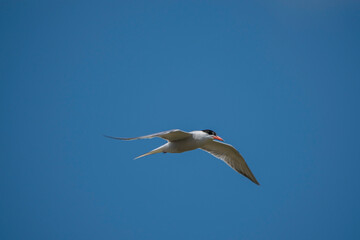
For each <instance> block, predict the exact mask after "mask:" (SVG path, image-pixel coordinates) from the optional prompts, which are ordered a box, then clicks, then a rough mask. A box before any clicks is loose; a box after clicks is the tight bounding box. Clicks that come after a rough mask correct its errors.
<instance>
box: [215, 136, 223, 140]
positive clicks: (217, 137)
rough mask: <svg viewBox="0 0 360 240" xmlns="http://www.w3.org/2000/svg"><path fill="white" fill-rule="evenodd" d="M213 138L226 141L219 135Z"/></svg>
mask: <svg viewBox="0 0 360 240" xmlns="http://www.w3.org/2000/svg"><path fill="white" fill-rule="evenodd" d="M213 138H214V139H216V140H219V141H224V140H223V139H222V138H221V137H219V136H213Z"/></svg>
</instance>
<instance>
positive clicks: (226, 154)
mask: <svg viewBox="0 0 360 240" xmlns="http://www.w3.org/2000/svg"><path fill="white" fill-rule="evenodd" d="M201 149H202V150H204V151H206V152H208V153H210V154H211V155H213V156H215V157H216V158H219V159H221V160H223V161H224V162H225V163H226V164H228V165H229V166H230V167H231V168H233V169H234V170H236V171H237V172H238V173H241V174H242V175H244V176H245V177H247V178H248V179H250V180H251V181H252V182H254V183H256V184H257V185H260V184H259V182H258V181H257V180H256V178H255V177H254V175H253V174H252V172H251V170H250V168H249V167H248V165H247V164H246V162H245V160H244V158H243V157H242V156H241V154H240V153H239V152H238V151H237V150H236V149H235V148H234V147H233V146H231V145H229V144H226V143H221V142H217V141H212V142H210V143H209V144H206V145H205V146H204V147H202V148H201Z"/></svg>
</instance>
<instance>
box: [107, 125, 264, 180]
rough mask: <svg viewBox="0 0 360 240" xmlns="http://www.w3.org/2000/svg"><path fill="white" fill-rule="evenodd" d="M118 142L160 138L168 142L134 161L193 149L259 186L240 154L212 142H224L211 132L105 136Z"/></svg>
mask: <svg viewBox="0 0 360 240" xmlns="http://www.w3.org/2000/svg"><path fill="white" fill-rule="evenodd" d="M106 137H109V138H113V139H118V140H136V139H149V138H154V137H160V138H163V139H165V140H167V141H168V142H167V143H166V144H164V145H162V146H160V147H158V148H156V149H154V150H152V151H150V152H148V153H145V154H143V155H141V156H138V157H136V158H135V159H138V158H141V157H145V156H147V155H151V154H155V153H182V152H187V151H191V150H195V149H198V148H199V149H201V150H204V151H206V152H208V153H210V154H212V155H213V156H215V157H217V158H219V159H221V160H223V161H224V162H225V163H226V164H228V165H229V166H230V167H231V168H233V169H234V170H236V171H237V172H239V173H241V174H242V175H244V176H245V177H247V178H249V179H250V180H251V181H252V182H254V183H255V184H258V185H259V182H258V181H257V180H256V178H255V177H254V175H253V174H252V172H251V171H250V169H249V167H248V166H247V164H246V162H245V160H244V158H243V157H242V156H241V154H240V153H239V152H238V151H237V150H236V149H235V148H234V147H233V146H231V145H229V144H226V143H222V142H218V141H214V140H219V141H224V140H223V139H222V138H220V137H219V136H217V135H216V133H215V132H214V131H212V130H202V131H192V132H184V131H181V130H178V129H175V130H169V131H164V132H159V133H155V134H150V135H146V136H141V137H135V138H119V137H111V136H106Z"/></svg>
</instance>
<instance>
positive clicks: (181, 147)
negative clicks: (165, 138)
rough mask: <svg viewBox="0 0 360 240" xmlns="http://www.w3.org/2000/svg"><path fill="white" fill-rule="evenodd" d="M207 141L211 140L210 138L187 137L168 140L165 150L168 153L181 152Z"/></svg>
mask: <svg viewBox="0 0 360 240" xmlns="http://www.w3.org/2000/svg"><path fill="white" fill-rule="evenodd" d="M209 141H212V139H211V138H202V139H194V138H187V139H184V140H180V141H175V142H169V143H168V144H167V145H168V146H167V151H166V152H169V153H182V152H186V151H191V150H195V149H197V148H200V147H202V146H204V145H205V144H206V143H208V142H209Z"/></svg>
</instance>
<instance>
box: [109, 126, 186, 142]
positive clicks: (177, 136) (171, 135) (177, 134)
mask: <svg viewBox="0 0 360 240" xmlns="http://www.w3.org/2000/svg"><path fill="white" fill-rule="evenodd" d="M104 136H105V137H108V138H112V139H117V140H137V139H150V138H154V137H160V138H163V139H165V140H168V141H169V142H173V141H178V140H181V139H184V138H188V137H190V136H191V134H190V133H188V132H184V131H181V130H179V129H174V130H169V131H164V132H159V133H154V134H150V135H145V136H141V137H133V138H121V137H111V136H106V135H104Z"/></svg>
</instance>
